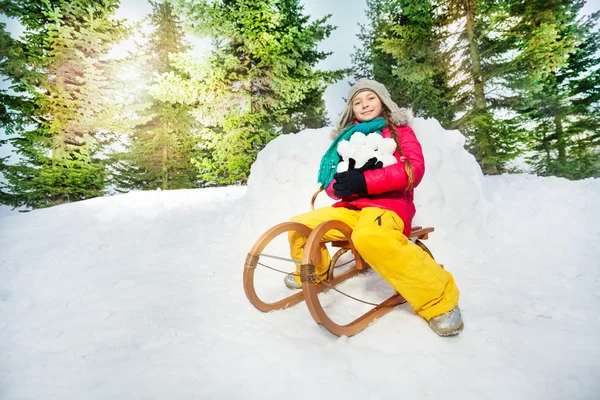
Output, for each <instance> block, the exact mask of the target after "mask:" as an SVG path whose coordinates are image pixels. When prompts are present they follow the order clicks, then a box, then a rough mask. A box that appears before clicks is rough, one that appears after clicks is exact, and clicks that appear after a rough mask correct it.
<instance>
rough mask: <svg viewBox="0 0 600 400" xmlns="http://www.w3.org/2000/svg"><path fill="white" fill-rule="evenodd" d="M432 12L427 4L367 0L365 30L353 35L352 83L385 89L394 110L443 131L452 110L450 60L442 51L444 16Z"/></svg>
mask: <svg viewBox="0 0 600 400" xmlns="http://www.w3.org/2000/svg"><path fill="white" fill-rule="evenodd" d="M436 7H437V6H436V4H434V2H432V1H429V0H424V1H419V2H415V1H410V0H398V1H389V0H367V8H366V14H367V17H368V18H369V20H370V23H371V24H370V26H369V27H364V26H363V27H362V29H363V31H362V32H361V33H360V34H359V35H358V37H359V39H360V40H361V42H362V45H361V47H360V48H359V49H356V51H355V53H354V54H353V62H354V77H355V78H356V79H359V78H361V77H368V78H371V79H375V80H377V81H380V82H383V83H385V84H386V87H387V88H388V90H389V91H390V94H391V96H392V99H393V100H394V101H395V102H396V103H397V104H398V105H400V106H402V107H410V108H411V109H412V110H413V112H414V114H415V115H416V116H420V117H424V118H436V119H437V120H439V121H440V122H441V123H442V125H444V126H448V123H449V122H451V121H453V120H454V117H455V112H456V110H455V109H454V108H453V105H452V104H451V102H450V99H451V96H452V91H451V88H450V85H449V81H450V80H451V78H452V77H451V76H450V73H449V70H448V66H449V57H450V54H449V53H448V52H444V51H443V48H442V45H443V35H444V34H445V33H444V32H443V31H442V30H441V29H440V26H442V25H443V24H444V16H443V15H441V14H440V13H438V12H436Z"/></svg>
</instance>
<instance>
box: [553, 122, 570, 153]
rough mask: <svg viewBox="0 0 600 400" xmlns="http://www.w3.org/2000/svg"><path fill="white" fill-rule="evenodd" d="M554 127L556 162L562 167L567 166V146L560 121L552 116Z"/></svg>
mask: <svg viewBox="0 0 600 400" xmlns="http://www.w3.org/2000/svg"><path fill="white" fill-rule="evenodd" d="M554 125H555V126H556V147H557V149H558V162H559V163H561V164H562V165H566V164H567V148H566V147H567V145H566V143H565V135H564V130H563V124H562V119H561V118H560V117H559V116H558V115H555V116H554Z"/></svg>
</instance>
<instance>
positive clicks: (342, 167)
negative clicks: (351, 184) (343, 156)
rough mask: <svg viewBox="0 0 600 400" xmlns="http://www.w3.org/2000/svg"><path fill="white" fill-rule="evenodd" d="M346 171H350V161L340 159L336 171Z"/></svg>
mask: <svg viewBox="0 0 600 400" xmlns="http://www.w3.org/2000/svg"><path fill="white" fill-rule="evenodd" d="M345 171H348V162H347V161H340V163H339V164H338V166H337V170H336V172H345Z"/></svg>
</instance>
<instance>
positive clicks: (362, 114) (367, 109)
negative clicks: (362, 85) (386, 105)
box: [352, 90, 383, 122]
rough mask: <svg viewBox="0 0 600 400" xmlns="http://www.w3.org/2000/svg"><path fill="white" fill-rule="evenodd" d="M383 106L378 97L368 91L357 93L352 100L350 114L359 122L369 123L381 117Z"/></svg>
mask: <svg viewBox="0 0 600 400" xmlns="http://www.w3.org/2000/svg"><path fill="white" fill-rule="evenodd" d="M382 110H383V105H382V104H381V100H379V96H377V95H376V94H375V93H374V92H371V91H370V90H365V91H362V92H360V93H357V94H356V95H355V96H354V98H353V99H352V112H353V113H354V117H355V118H356V119H357V120H359V121H360V122H365V121H370V120H372V119H374V118H377V117H379V116H380V115H381V111H382Z"/></svg>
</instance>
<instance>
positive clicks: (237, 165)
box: [157, 0, 346, 185]
mask: <svg viewBox="0 0 600 400" xmlns="http://www.w3.org/2000/svg"><path fill="white" fill-rule="evenodd" d="M175 4H176V5H177V7H178V9H179V12H180V13H181V15H183V16H184V21H186V22H187V23H188V24H189V26H190V27H191V28H192V29H193V30H194V31H195V32H196V33H197V34H199V35H200V36H209V37H211V38H213V44H214V49H213V50H212V51H211V53H210V56H209V57H208V59H207V60H206V62H204V63H198V62H194V61H192V60H191V59H189V58H187V59H186V58H180V59H179V60H178V66H179V69H178V71H177V72H175V73H172V74H168V75H165V76H163V79H162V80H161V82H160V83H159V89H157V92H159V93H161V95H162V96H163V98H164V99H165V100H169V101H174V102H181V103H187V104H191V105H193V106H194V107H196V108H197V109H198V118H199V119H200V121H201V122H202V124H203V128H202V137H203V149H202V150H203V151H204V156H203V157H202V158H198V160H197V163H196V165H197V166H198V168H199V169H200V176H201V177H202V179H203V180H205V181H206V182H207V184H219V185H222V184H231V183H244V182H245V181H246V179H247V178H248V175H249V172H250V166H251V164H252V163H253V162H254V160H255V158H256V155H257V154H258V152H259V151H260V150H261V149H262V148H263V147H264V146H265V145H266V144H267V143H268V142H269V141H270V140H272V139H273V138H275V137H276V136H278V135H280V134H284V133H289V132H296V131H298V130H300V129H304V128H314V127H320V126H323V125H324V124H325V123H327V121H326V117H325V104H324V102H323V99H322V94H323V92H324V90H325V88H326V86H327V85H328V84H330V83H332V82H334V81H336V80H338V79H341V78H342V77H343V76H344V74H345V72H346V71H342V70H338V71H330V72H325V71H319V70H315V66H316V64H317V63H318V62H319V61H321V60H323V59H325V58H326V57H327V56H328V55H329V54H328V53H324V52H320V51H318V50H317V48H316V47H317V43H318V42H319V41H321V40H323V39H324V38H326V37H327V36H329V34H330V33H331V31H332V30H333V27H332V26H331V25H326V24H325V22H326V20H327V18H328V17H325V18H323V19H320V20H318V21H315V22H309V17H308V16H305V15H303V13H302V6H301V5H300V3H299V1H298V0H267V1H264V0H261V1H259V0H217V1H201V0H199V1H190V0H176V1H175ZM161 85H162V86H161ZM164 85H171V86H173V85H175V86H177V87H179V88H180V90H178V91H171V92H170V93H168V92H165V91H164V90H160V87H164Z"/></svg>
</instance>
